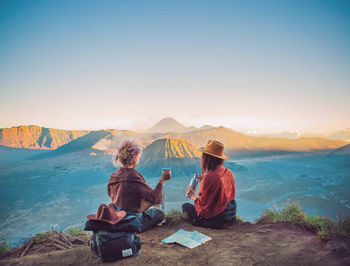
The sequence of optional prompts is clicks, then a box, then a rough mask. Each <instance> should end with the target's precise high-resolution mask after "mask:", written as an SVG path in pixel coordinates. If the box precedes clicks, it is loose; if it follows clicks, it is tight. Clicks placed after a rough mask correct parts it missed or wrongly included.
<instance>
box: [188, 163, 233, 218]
mask: <svg viewBox="0 0 350 266" xmlns="http://www.w3.org/2000/svg"><path fill="white" fill-rule="evenodd" d="M235 192H236V186H235V179H234V177H233V173H232V172H231V170H230V169H228V168H225V167H223V166H219V167H218V168H216V169H215V170H213V171H210V172H208V173H206V174H205V175H204V176H203V180H202V182H201V186H200V190H199V195H198V198H196V200H195V201H194V206H195V208H196V211H197V214H198V215H199V216H201V217H203V218H206V219H210V218H213V217H214V216H216V215H218V214H219V213H221V212H223V211H224V210H225V209H226V207H227V204H228V203H229V202H230V201H232V200H233V199H234V198H235Z"/></svg>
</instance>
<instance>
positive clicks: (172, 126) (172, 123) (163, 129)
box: [146, 117, 187, 133]
mask: <svg viewBox="0 0 350 266" xmlns="http://www.w3.org/2000/svg"><path fill="white" fill-rule="evenodd" d="M186 130H187V127H185V126H184V125H182V124H181V123H179V122H178V121H176V120H175V119H174V118H172V117H165V118H163V119H161V120H160V121H159V122H157V123H156V124H155V125H154V126H152V127H151V128H150V129H148V130H147V131H146V132H147V133H168V132H184V131H186Z"/></svg>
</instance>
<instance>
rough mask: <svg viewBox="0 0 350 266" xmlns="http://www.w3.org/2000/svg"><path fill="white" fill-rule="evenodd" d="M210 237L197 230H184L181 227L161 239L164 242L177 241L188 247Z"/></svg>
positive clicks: (203, 241) (195, 245)
mask: <svg viewBox="0 0 350 266" xmlns="http://www.w3.org/2000/svg"><path fill="white" fill-rule="evenodd" d="M211 239H212V238H211V237H210V236H206V235H204V234H202V233H200V232H198V231H193V232H190V231H186V230H183V229H179V230H178V231H177V232H176V233H174V234H172V235H170V236H169V237H167V238H165V239H163V240H162V242H164V243H175V242H176V243H179V244H180V245H183V246H185V247H188V248H195V247H197V246H199V245H201V244H203V243H205V242H207V241H209V240H211Z"/></svg>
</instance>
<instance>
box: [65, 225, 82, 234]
mask: <svg viewBox="0 0 350 266" xmlns="http://www.w3.org/2000/svg"><path fill="white" fill-rule="evenodd" d="M67 231H68V234H69V235H70V236H77V235H83V234H85V232H84V231H83V230H81V229H78V228H75V227H69V228H68V229H67Z"/></svg>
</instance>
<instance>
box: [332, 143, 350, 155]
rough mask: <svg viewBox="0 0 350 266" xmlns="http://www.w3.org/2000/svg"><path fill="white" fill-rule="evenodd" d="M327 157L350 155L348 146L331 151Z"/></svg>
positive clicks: (349, 146)
mask: <svg viewBox="0 0 350 266" xmlns="http://www.w3.org/2000/svg"><path fill="white" fill-rule="evenodd" d="M329 155H350V144H348V145H344V146H342V147H340V148H338V149H335V150H334V151H331V152H330V153H329Z"/></svg>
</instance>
